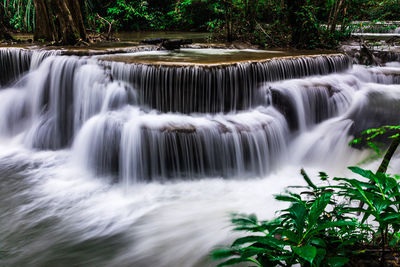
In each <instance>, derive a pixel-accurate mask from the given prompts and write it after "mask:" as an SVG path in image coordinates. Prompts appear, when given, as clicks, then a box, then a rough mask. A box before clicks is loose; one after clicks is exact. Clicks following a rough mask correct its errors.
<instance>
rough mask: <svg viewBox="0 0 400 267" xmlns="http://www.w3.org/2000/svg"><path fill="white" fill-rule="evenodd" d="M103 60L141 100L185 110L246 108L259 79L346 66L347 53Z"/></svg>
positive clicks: (162, 107) (171, 109) (158, 107)
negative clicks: (216, 61)
mask: <svg viewBox="0 0 400 267" xmlns="http://www.w3.org/2000/svg"><path fill="white" fill-rule="evenodd" d="M100 59H101V57H100ZM102 63H103V64H104V65H106V66H108V67H109V68H110V69H111V73H112V75H113V77H114V78H116V79H118V80H123V81H126V82H128V83H129V84H131V85H132V86H133V87H134V88H136V89H138V93H139V103H141V104H142V105H146V106H148V107H150V108H151V109H156V110H159V111H162V112H180V113H186V114H189V113H193V112H198V113H217V112H231V111H238V110H246V109H249V108H252V107H255V106H258V105H259V104H261V103H260V101H259V99H260V95H258V92H257V88H258V85H259V84H260V83H262V82H266V81H277V80H283V79H292V78H300V77H305V76H310V75H324V74H329V73H332V72H341V71H344V70H346V69H348V68H349V67H350V60H349V58H348V57H347V56H345V55H341V54H340V55H329V56H324V55H320V56H303V57H288V58H281V59H273V60H266V61H260V62H250V63H235V64H225V65H216V66H215V65H210V66H209V65H206V66H204V65H194V66H164V65H148V64H126V63H121V62H107V61H103V62H102ZM261 98H262V97H261Z"/></svg>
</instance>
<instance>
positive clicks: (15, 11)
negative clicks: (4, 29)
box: [1, 0, 35, 32]
mask: <svg viewBox="0 0 400 267" xmlns="http://www.w3.org/2000/svg"><path fill="white" fill-rule="evenodd" d="M1 6H2V8H3V9H4V13H5V16H6V18H7V19H8V20H9V23H10V25H11V26H12V27H13V28H14V29H15V30H19V31H27V32H30V31H33V30H34V25H35V8H34V5H33V0H3V1H2V3H1Z"/></svg>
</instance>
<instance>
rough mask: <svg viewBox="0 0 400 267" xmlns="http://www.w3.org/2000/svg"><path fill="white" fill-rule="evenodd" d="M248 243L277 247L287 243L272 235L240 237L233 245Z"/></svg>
mask: <svg viewBox="0 0 400 267" xmlns="http://www.w3.org/2000/svg"><path fill="white" fill-rule="evenodd" d="M247 243H260V244H263V245H269V246H272V247H275V248H279V247H283V246H285V244H284V243H283V242H282V241H280V240H278V239H276V238H274V237H270V236H246V237H242V238H238V239H236V240H235V242H233V244H232V246H239V245H243V244H247Z"/></svg>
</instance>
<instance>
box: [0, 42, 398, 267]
mask: <svg viewBox="0 0 400 267" xmlns="http://www.w3.org/2000/svg"><path fill="white" fill-rule="evenodd" d="M25 52H26V51H25ZM25 52H23V51H19V50H17V49H14V50H12V51H11V50H7V51H6V49H3V50H0V57H1V64H2V65H1V68H2V74H1V79H0V82H1V84H2V87H1V89H0V191H1V192H0V193H1V194H0V199H1V205H0V240H1V242H0V251H1V253H0V265H1V266H214V265H215V263H214V262H212V261H211V260H209V258H208V254H209V252H210V251H211V250H212V248H213V247H214V246H216V245H220V244H227V243H229V242H230V241H232V240H233V239H234V238H235V236H234V235H233V234H232V233H231V232H230V224H229V214H230V213H231V212H246V213H251V212H256V213H257V214H259V215H260V217H262V218H271V217H272V216H273V212H274V211H275V210H276V209H277V205H278V204H277V203H275V202H274V200H273V196H272V195H273V194H276V193H279V192H281V191H282V190H283V188H284V187H285V186H288V185H293V184H298V183H302V181H301V178H300V176H299V174H298V172H299V169H300V167H306V168H307V170H308V171H309V172H310V173H313V174H315V173H317V171H319V170H326V171H329V172H330V173H331V174H343V173H345V167H346V165H351V164H356V163H357V162H359V161H361V160H362V159H364V158H365V157H366V156H367V155H368V153H367V152H365V151H360V150H355V149H352V148H350V147H348V146H347V144H348V142H349V140H351V138H352V135H355V134H357V133H359V132H360V131H362V130H364V129H367V128H370V127H377V126H380V125H382V124H398V123H400V119H399V118H400V117H399V114H400V85H399V84H400V78H399V77H400V63H389V64H387V66H385V67H376V68H369V67H363V66H357V65H354V66H349V60H348V59H347V58H346V57H343V56H324V57H303V58H296V59H286V60H276V61H270V62H268V63H262V64H261V63H260V64H255V65H251V64H248V63H239V64H235V65H228V66H225V67H219V68H211V69H210V68H209V67H207V68H206V67H198V66H197V67H193V66H185V67H176V66H162V67H154V66H151V65H141V64H133V65H130V64H125V63H112V62H111V63H110V62H105V61H103V60H99V59H97V58H89V57H85V58H78V57H74V56H69V57H67V56H60V55H57V53H56V52H29V53H25ZM11 67H13V68H11ZM316 75H318V76H316ZM204 80H207V81H208V82H207V83H205V82H204ZM200 89H201V90H200ZM397 163H398V159H395V161H394V162H393V164H392V169H391V172H398V171H400V168H399V167H398V166H399V165H398V164H397ZM375 165H376V163H371V168H374V167H375Z"/></svg>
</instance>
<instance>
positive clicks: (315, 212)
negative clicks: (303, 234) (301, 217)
mask: <svg viewBox="0 0 400 267" xmlns="http://www.w3.org/2000/svg"><path fill="white" fill-rule="evenodd" d="M331 197H332V193H324V194H322V195H321V196H320V197H319V198H317V199H316V200H315V201H314V203H313V204H312V206H311V209H310V214H309V216H308V227H307V228H308V229H311V228H313V227H314V225H315V224H316V223H317V221H318V218H319V217H320V216H321V214H322V213H323V212H324V211H325V208H326V206H327V205H328V204H329V201H330V200H331Z"/></svg>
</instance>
